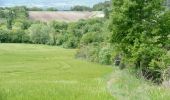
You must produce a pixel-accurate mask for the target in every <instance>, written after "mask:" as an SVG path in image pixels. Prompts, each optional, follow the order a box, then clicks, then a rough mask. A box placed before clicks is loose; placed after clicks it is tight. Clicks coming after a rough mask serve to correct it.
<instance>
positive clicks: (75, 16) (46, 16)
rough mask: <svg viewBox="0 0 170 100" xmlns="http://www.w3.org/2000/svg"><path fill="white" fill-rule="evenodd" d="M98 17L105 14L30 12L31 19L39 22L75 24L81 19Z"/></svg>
mask: <svg viewBox="0 0 170 100" xmlns="http://www.w3.org/2000/svg"><path fill="white" fill-rule="evenodd" d="M96 17H99V18H100V17H104V13H103V12H101V11H93V12H87V11H83V12H80V11H56V12H54V11H30V12H29V19H31V20H38V21H44V22H48V21H53V20H57V21H65V22H74V21H78V20H80V19H89V18H96Z"/></svg>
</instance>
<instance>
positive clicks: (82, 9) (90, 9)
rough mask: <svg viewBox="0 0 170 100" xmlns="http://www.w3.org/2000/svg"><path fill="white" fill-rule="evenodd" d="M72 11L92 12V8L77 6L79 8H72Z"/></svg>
mask: <svg viewBox="0 0 170 100" xmlns="http://www.w3.org/2000/svg"><path fill="white" fill-rule="evenodd" d="M71 11H92V8H90V7H86V6H79V5H77V6H74V7H72V8H71Z"/></svg>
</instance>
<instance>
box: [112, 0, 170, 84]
mask: <svg viewBox="0 0 170 100" xmlns="http://www.w3.org/2000/svg"><path fill="white" fill-rule="evenodd" d="M161 4H162V0H156V1H155V0H150V1H145V0H140V1H139V0H122V1H117V0H113V12H112V23H111V25H112V31H113V34H112V39H111V41H112V43H114V44H117V45H118V48H119V49H120V50H121V51H122V52H123V55H124V57H126V58H127V61H131V62H133V63H135V64H136V68H139V69H142V73H143V74H145V71H148V73H146V74H147V75H146V76H148V74H149V79H153V80H156V81H157V80H158V81H157V82H160V81H162V75H161V74H162V70H164V69H166V67H167V65H166V63H167V62H165V61H164V60H163V59H161V58H162V56H164V55H166V50H165V48H164V47H163V45H164V42H166V41H167V36H168V34H169V29H168V30H164V31H162V27H161V26H162V25H163V24H161V23H162V21H161V20H162V16H164V13H163V14H162V12H163V8H162V5H161ZM163 20H165V19H163ZM163 23H164V22H163ZM168 24H169V23H168ZM166 31H167V32H166ZM159 40H161V41H159ZM153 63H154V64H153ZM161 63H164V64H163V65H160V64H161ZM157 74H159V75H157ZM144 76H145V75H144Z"/></svg>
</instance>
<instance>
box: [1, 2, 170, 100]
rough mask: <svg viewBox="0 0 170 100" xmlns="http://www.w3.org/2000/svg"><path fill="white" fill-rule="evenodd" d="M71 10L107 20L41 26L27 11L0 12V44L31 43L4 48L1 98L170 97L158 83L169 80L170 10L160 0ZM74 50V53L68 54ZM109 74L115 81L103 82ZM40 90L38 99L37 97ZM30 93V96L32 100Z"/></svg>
mask: <svg viewBox="0 0 170 100" xmlns="http://www.w3.org/2000/svg"><path fill="white" fill-rule="evenodd" d="M111 3H112V5H111ZM72 10H75V11H91V10H92V11H93V10H96V11H98V10H99V11H101V10H103V11H104V12H105V17H104V18H95V19H88V20H79V21H77V22H70V23H66V22H58V21H51V22H40V21H31V20H29V19H28V13H27V11H28V9H27V8H26V7H12V8H0V18H1V19H0V43H31V44H34V45H31V44H29V45H25V44H23V45H19V44H0V47H1V48H0V50H1V51H2V52H0V54H1V53H2V57H0V66H2V67H0V69H2V70H0V71H2V79H0V87H1V86H2V87H1V88H0V90H2V93H1V92H0V99H1V98H3V99H4V98H5V99H9V100H11V99H17V100H20V99H23V97H24V98H25V97H26V98H27V97H32V99H36V100H37V99H49V98H50V99H54V98H56V97H58V98H59V99H66V100H81V99H83V100H105V99H106V100H114V99H125V98H126V99H129V100H136V99H139V100H140V99H141V100H143V99H146V100H147V99H149V100H150V99H151V100H155V99H158V100H161V99H163V100H166V99H167V98H168V97H169V95H168V92H169V89H164V88H163V87H162V86H157V85H154V84H153V83H157V84H159V85H161V83H162V82H166V81H169V79H170V72H169V70H170V68H169V65H170V11H169V10H168V9H166V8H165V7H164V6H163V1H162V0H150V1H146V0H112V2H111V1H106V2H104V3H100V4H97V5H94V7H93V8H88V7H84V6H75V7H73V8H72ZM36 44H46V45H52V46H61V47H64V48H67V49H66V50H65V49H62V48H59V47H52V46H51V47H50V46H45V45H44V46H42V45H36ZM11 48H16V49H15V50H12V49H11ZM74 48H76V49H77V52H75V50H71V49H74ZM26 51H27V52H26ZM16 55H17V56H16ZM18 55H19V56H18ZM73 56H75V57H76V58H78V59H85V60H87V61H92V62H95V63H100V64H103V65H98V64H92V63H90V62H83V61H81V60H78V59H73V58H74V57H73ZM9 61H10V62H9ZM18 62H20V63H18ZM7 63H8V64H7ZM104 65H118V66H119V68H121V69H123V68H125V69H124V70H123V71H120V70H118V69H116V68H114V69H112V68H110V67H107V66H105V67H104ZM3 66H6V67H5V68H4V67H3ZM16 66H17V67H16ZM112 70H113V71H114V72H113V76H111V77H110V78H108V77H106V76H107V74H109V72H111V71H112ZM129 70H130V72H129ZM37 71H38V72H37ZM42 72H43V73H42ZM7 73H8V74H7ZM132 73H133V74H132ZM67 74H68V75H67ZM80 74H81V75H80ZM13 75H15V77H17V78H13V77H14V76H13ZM28 76H29V77H28ZM51 76H52V77H51ZM80 76H81V77H80ZM104 76H105V77H104ZM142 78H144V79H142ZM107 79H108V81H107V82H106V80H107ZM148 80H150V81H151V82H148ZM18 81H21V82H18ZM152 82H153V83H152ZM73 83H74V84H73ZM18 84H19V85H20V87H19V86H18ZM54 84H57V85H54ZM106 84H107V85H106ZM35 85H36V86H37V87H35V88H34V87H33V86H35ZM27 87H28V88H27ZM106 87H107V88H108V89H107V90H106ZM145 87H147V88H145ZM25 88H26V90H24V89H25ZM37 90H38V91H40V92H39V93H41V94H36V92H37ZM58 90H59V91H58ZM108 90H109V91H108ZM9 91H10V93H11V94H9V93H8V92H9ZM29 91H30V92H31V93H32V94H30V95H29V96H28V95H27V94H28V92H29ZM65 91H68V94H67V93H66V92H65ZM108 92H110V93H111V95H110V94H109V93H108ZM18 94H20V95H18ZM137 94H140V95H137ZM1 95H2V96H1ZM37 95H40V96H39V97H38V96H37ZM55 96H56V97H55ZM42 97H43V98H42ZM84 97H86V98H84Z"/></svg>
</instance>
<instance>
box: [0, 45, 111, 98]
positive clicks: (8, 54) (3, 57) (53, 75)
mask: <svg viewBox="0 0 170 100" xmlns="http://www.w3.org/2000/svg"><path fill="white" fill-rule="evenodd" d="M75 53H76V50H75V49H63V48H60V47H52V46H46V45H31V44H0V100H114V98H113V97H112V96H111V94H110V93H109V92H108V91H107V77H108V75H109V74H110V73H111V72H112V68H111V67H109V66H102V65H99V64H95V63H90V62H86V61H82V60H78V59H75V57H74V55H75Z"/></svg>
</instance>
